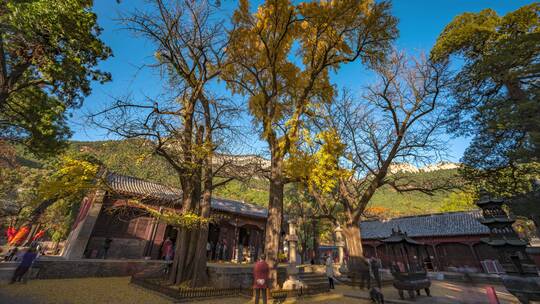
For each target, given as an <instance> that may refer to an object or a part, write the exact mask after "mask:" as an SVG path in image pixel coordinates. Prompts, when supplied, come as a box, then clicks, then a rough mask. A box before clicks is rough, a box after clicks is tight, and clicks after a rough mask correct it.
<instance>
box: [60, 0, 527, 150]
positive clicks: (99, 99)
mask: <svg viewBox="0 0 540 304" xmlns="http://www.w3.org/2000/svg"><path fill="white" fill-rule="evenodd" d="M94 2H95V4H94V5H95V7H94V10H95V12H96V13H97V15H98V22H99V24H100V26H101V27H102V28H103V33H102V36H101V38H102V39H103V40H104V41H105V43H106V44H107V45H109V46H110V47H111V48H112V50H113V53H114V57H112V58H110V59H108V60H107V61H105V62H102V63H101V64H100V68H101V69H102V70H105V71H108V72H110V73H112V77H113V81H112V82H109V83H107V84H104V85H100V84H94V85H93V92H92V94H91V95H90V96H88V97H87V98H86V100H85V103H84V105H83V107H82V108H81V109H78V110H76V111H74V112H73V117H72V118H71V119H70V125H71V127H72V129H73V131H74V135H73V139H74V140H100V139H107V138H111V137H110V136H108V135H107V134H106V133H105V132H104V131H103V130H99V129H96V128H94V127H90V126H88V125H86V124H85V121H84V117H85V115H86V114H88V113H91V112H95V111H97V110H99V109H103V108H104V107H106V105H107V104H109V103H110V102H111V100H112V96H115V97H118V96H124V95H127V94H132V95H133V96H134V97H135V98H136V97H141V96H154V95H156V94H158V93H159V92H160V88H161V84H160V80H159V77H158V76H159V75H157V74H156V72H155V71H152V70H149V69H139V67H140V66H141V65H142V64H143V63H150V62H152V59H153V58H152V55H153V48H152V45H151V44H150V43H148V42H147V41H145V40H144V39H142V38H140V37H135V36H133V35H132V34H131V33H129V32H128V31H126V30H123V29H122V26H121V25H120V24H119V23H118V22H117V21H116V20H115V19H117V18H118V16H119V13H122V12H129V11H132V10H133V9H135V8H141V7H144V6H145V1H144V0H123V1H122V2H121V3H120V4H116V2H115V1H112V0H95V1H94ZM255 2H259V1H255ZM532 2H534V1H525V0H394V1H392V5H393V9H392V11H393V14H394V15H395V16H396V17H397V18H398V19H399V25H398V28H399V31H400V37H399V39H398V40H397V41H396V46H397V48H398V49H401V50H405V51H407V52H412V53H418V52H422V51H425V52H429V50H430V48H431V47H432V46H433V44H434V42H435V40H436V39H437V36H438V35H439V33H440V32H441V31H442V30H443V28H444V26H445V25H446V24H447V23H449V22H450V21H451V20H452V19H453V18H454V17H455V16H456V15H459V14H461V13H463V12H478V11H480V10H482V9H484V8H492V9H494V10H495V11H497V13H499V14H501V15H504V14H506V13H508V12H510V11H513V10H515V9H517V8H519V7H521V6H523V5H526V4H529V3H532ZM236 5H237V1H236V0H222V9H223V14H225V15H226V16H229V15H230V14H231V13H232V10H233V8H234V7H235V6H236ZM332 80H333V82H334V83H336V84H337V85H338V86H339V87H347V88H349V89H351V90H353V91H356V92H358V91H359V90H361V89H362V87H363V86H364V85H365V84H366V83H369V81H370V80H371V77H370V74H369V72H367V71H366V70H365V69H364V68H363V67H362V65H361V64H360V63H352V64H349V65H346V66H344V67H342V68H341V69H340V70H339V72H338V74H336V75H334V76H333V77H332ZM246 121H248V120H247V119H246ZM467 144H468V140H467V139H465V138H457V139H451V140H450V144H449V153H450V159H449V160H452V161H458V160H459V158H460V157H461V156H462V154H463V151H464V149H465V148H466V147H467Z"/></svg>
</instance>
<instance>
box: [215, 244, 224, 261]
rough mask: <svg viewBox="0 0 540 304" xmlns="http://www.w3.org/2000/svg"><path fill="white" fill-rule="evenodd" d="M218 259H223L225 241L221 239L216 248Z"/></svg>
mask: <svg viewBox="0 0 540 304" xmlns="http://www.w3.org/2000/svg"><path fill="white" fill-rule="evenodd" d="M216 256H217V257H216V260H219V261H221V260H223V242H222V241H219V242H218V243H217V248H216Z"/></svg>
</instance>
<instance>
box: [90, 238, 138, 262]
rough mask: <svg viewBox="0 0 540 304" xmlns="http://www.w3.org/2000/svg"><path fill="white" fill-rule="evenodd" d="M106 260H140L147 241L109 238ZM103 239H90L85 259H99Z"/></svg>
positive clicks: (101, 252)
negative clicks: (110, 240)
mask: <svg viewBox="0 0 540 304" xmlns="http://www.w3.org/2000/svg"><path fill="white" fill-rule="evenodd" d="M111 239H112V242H111V244H110V246H111V247H110V248H109V250H108V251H107V259H140V258H142V257H143V256H144V249H145V248H146V246H147V244H148V242H149V241H147V240H142V239H136V238H111ZM104 243H105V238H104V237H92V238H90V240H89V241H88V247H87V257H89V258H100V257H101V256H102V254H103V244H104Z"/></svg>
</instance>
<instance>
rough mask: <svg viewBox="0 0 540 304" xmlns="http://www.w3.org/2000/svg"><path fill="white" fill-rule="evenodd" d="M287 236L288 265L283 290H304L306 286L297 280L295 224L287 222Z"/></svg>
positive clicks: (292, 221)
mask: <svg viewBox="0 0 540 304" xmlns="http://www.w3.org/2000/svg"><path fill="white" fill-rule="evenodd" d="M288 223H289V234H288V235H287V237H286V241H287V242H288V243H289V265H288V266H287V275H288V278H287V280H286V281H285V282H284V283H283V289H287V290H291V289H298V288H305V287H306V285H305V284H304V283H303V282H302V281H300V280H299V279H298V268H297V267H296V266H297V263H296V244H297V243H298V236H297V235H296V222H295V221H294V220H289V222H288Z"/></svg>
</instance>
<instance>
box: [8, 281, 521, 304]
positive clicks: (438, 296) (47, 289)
mask: <svg viewBox="0 0 540 304" xmlns="http://www.w3.org/2000/svg"><path fill="white" fill-rule="evenodd" d="M486 286H488V285H487V284H476V285H474V286H471V285H470V284H469V285H466V284H463V283H456V282H449V281H433V284H432V288H431V294H432V295H433V296H432V297H427V296H425V294H424V293H423V292H422V294H423V295H422V296H420V297H417V298H416V300H415V301H410V300H409V299H408V298H406V299H405V301H401V300H399V296H398V293H397V291H396V290H395V289H394V288H393V287H392V286H385V287H383V293H384V295H385V300H386V303H415V304H427V303H429V304H437V303H443V304H446V303H464V304H469V303H470V304H473V303H487V298H486V290H485V287H486ZM493 286H494V287H495V289H496V291H497V296H498V297H499V300H500V303H501V304H503V303H518V301H517V300H516V298H514V297H513V296H512V295H511V294H509V293H508V292H507V291H506V290H505V289H504V287H503V286H501V285H493ZM336 287H337V288H336V289H335V290H333V291H332V292H330V293H327V294H323V295H317V296H314V297H307V298H303V299H300V300H295V299H288V300H287V301H285V303H299V304H303V303H305V304H308V303H315V304H367V303H371V301H370V300H369V299H368V293H367V291H363V290H359V289H353V288H351V287H349V286H345V285H337V286H336ZM0 303H1V304H49V303H54V304H93V303H114V304H122V303H126V304H128V303H129V304H135V303H152V304H160V303H163V304H166V303H172V302H171V301H170V300H169V299H166V298H163V297H160V296H158V295H156V294H154V293H152V292H150V291H148V290H146V289H142V288H137V287H135V286H134V285H130V284H129V277H108V278H84V279H62V280H56V279H51V280H30V281H29V282H28V284H15V285H3V286H0ZM196 303H198V304H215V303H219V304H249V303H253V302H252V301H251V300H250V299H247V298H224V299H211V300H206V301H200V302H196ZM269 303H270V302H269Z"/></svg>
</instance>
